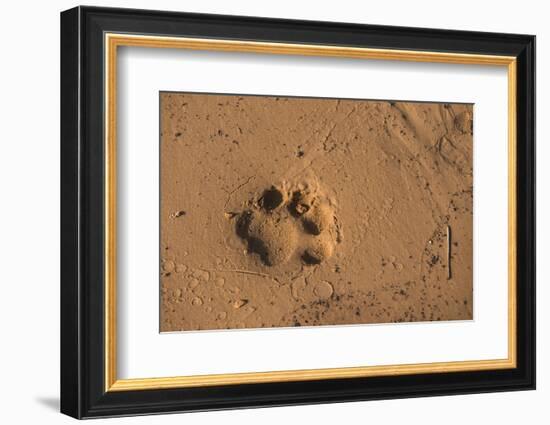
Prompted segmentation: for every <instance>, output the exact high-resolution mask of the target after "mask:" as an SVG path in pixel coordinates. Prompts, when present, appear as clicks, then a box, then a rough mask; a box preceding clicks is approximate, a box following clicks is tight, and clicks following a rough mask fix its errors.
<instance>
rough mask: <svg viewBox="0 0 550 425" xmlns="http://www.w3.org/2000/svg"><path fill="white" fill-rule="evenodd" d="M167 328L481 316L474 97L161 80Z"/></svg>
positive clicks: (163, 303)
mask: <svg viewBox="0 0 550 425" xmlns="http://www.w3.org/2000/svg"><path fill="white" fill-rule="evenodd" d="M160 100H161V111H160V112H161V247H160V249H161V270H160V297H161V299H160V306H161V309H160V310H161V317H160V321H161V323H160V328H161V331H163V332H166V331H182V330H199V329H228V328H229V329H231V328H259V327H289V326H316V325H336V324H357V323H386V322H411V321H432V320H466V319H472V307H473V304H472V295H473V294H472V230H473V229H472V184H473V176H472V118H473V117H472V114H473V110H472V106H471V105H463V104H436V103H414V102H387V101H366V100H337V99H318V98H287V97H267V96H234V95H206V94H186V93H161V97H160Z"/></svg>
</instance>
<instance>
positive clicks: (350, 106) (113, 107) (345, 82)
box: [61, 7, 535, 418]
mask: <svg viewBox="0 0 550 425" xmlns="http://www.w3.org/2000/svg"><path fill="white" fill-rule="evenodd" d="M534 74H535V37H534V36H530V35H517V34H495V33H479V32H464V31H450V30H434V29H418V28H403V27H391V26H370V25H355V24H343V23H330V22H308V21H293V20H278V19H264V18H251V17H238V16H219V15H201V14H187V13H175V12H160V11H143V10H128V9H108V8H94V7H77V8H74V9H71V10H68V11H65V12H63V13H62V14H61V104H62V108H61V115H62V123H61V195H62V203H61V211H62V217H61V222H62V230H61V242H62V243H61V245H62V247H61V249H62V252H61V254H62V277H61V411H62V412H63V413H65V414H68V415H71V416H73V417H76V418H91V417H104V416H121V415H138V414H140V415H141V414H149V413H163V412H186V411H197V410H214V409H229V408H242V407H258V406H275V405H291V404H306V403H325V402H339V401H352V400H370V399H383V398H399V397H416V396H433V395H449V394H463V393H480V392H489V391H511V390H524V389H533V388H534V387H535V180H534V178H535V151H534V147H535V134H534V128H535V127H534V122H535V107H534V106H535V96H534V93H535V87H534V84H535V75H534Z"/></svg>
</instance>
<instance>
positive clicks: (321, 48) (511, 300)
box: [104, 33, 517, 391]
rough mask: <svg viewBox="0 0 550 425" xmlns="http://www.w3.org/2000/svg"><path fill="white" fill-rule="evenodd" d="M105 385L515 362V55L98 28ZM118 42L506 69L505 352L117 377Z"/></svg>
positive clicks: (476, 367)
mask: <svg viewBox="0 0 550 425" xmlns="http://www.w3.org/2000/svg"><path fill="white" fill-rule="evenodd" d="M104 42H105V87H104V89H105V141H104V143H105V330H104V331H105V391H136V390H150V389H166V388H181V387H202V386H214V385H236V384H255V383H269V382H288V381H310V380H320V379H340V378H357V377H375V376H390V375H394V376H395V375H411V374H417V373H447V372H464V371H482V370H496V369H510V368H515V367H516V364H517V359H516V327H517V323H516V307H517V305H516V284H517V282H516V252H517V238H516V199H517V197H516V153H517V152H516V84H517V76H516V58H515V57H513V56H492V55H477V54H462V53H445V52H424V51H410V50H393V49H370V48H358V47H340V46H329V45H307V44H287V43H266V42H256V41H235V40H216V39H200V38H179V37H160V36H147V35H127V34H115V33H106V34H105V40H104ZM120 46H132V47H149V48H170V49H190V50H210V51H229V52H248V53H264V54H282V55H303V56H325V57H326V56H329V57H342V58H356V59H376V60H398V61H409V62H437V63H451V64H468V65H494V66H504V67H507V71H508V357H507V358H506V359H495V360H469V361H454V362H436V363H419V364H399V365H383V366H362V367H343V368H328V369H305V370H286V371H269V372H252V373H229V374H215V375H193V376H175V377H165V378H139V379H118V378H117V372H116V363H117V352H116V347H117V342H116V341H117V339H116V336H117V324H116V264H117V259H116V258H117V257H116V208H117V207H116V186H117V183H116V162H117V159H116V135H117V132H116V123H117V120H116V113H117V111H116V106H117V104H116V102H117V51H118V47H120Z"/></svg>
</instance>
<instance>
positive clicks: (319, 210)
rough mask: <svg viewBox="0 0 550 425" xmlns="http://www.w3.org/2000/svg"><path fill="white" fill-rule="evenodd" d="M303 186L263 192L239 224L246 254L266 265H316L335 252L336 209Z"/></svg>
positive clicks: (243, 214)
mask: <svg viewBox="0 0 550 425" xmlns="http://www.w3.org/2000/svg"><path fill="white" fill-rule="evenodd" d="M301 187H302V189H294V190H288V191H285V190H284V189H281V188H277V187H275V186H272V187H270V188H269V189H266V190H264V191H263V193H262V194H261V195H260V196H259V198H258V199H257V200H253V201H252V202H251V203H250V204H251V208H249V209H247V210H246V211H244V212H243V213H242V214H241V215H240V217H239V220H238V221H237V234H238V235H239V236H240V237H241V238H242V239H244V240H245V241H246V242H247V247H248V249H247V252H248V253H251V254H255V255H258V256H259V258H260V260H261V262H262V263H263V264H264V265H265V266H268V267H273V266H279V265H282V264H286V263H290V262H293V261H297V262H300V263H302V264H305V265H317V264H321V263H322V262H324V261H325V260H327V259H328V258H330V257H331V256H332V254H333V252H334V248H335V244H336V241H337V240H338V238H337V232H338V229H337V226H336V223H337V221H336V217H335V215H334V209H333V207H332V206H331V204H330V202H329V201H328V199H327V198H326V197H324V196H322V195H321V194H320V193H319V192H318V191H315V190H308V189H307V187H306V186H305V185H302V186H301Z"/></svg>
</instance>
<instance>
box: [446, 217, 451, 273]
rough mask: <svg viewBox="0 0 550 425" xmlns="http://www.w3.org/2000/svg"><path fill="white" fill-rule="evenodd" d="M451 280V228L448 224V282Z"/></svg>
mask: <svg viewBox="0 0 550 425" xmlns="http://www.w3.org/2000/svg"><path fill="white" fill-rule="evenodd" d="M450 278H451V226H449V225H448V224H447V280H449V279H450Z"/></svg>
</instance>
